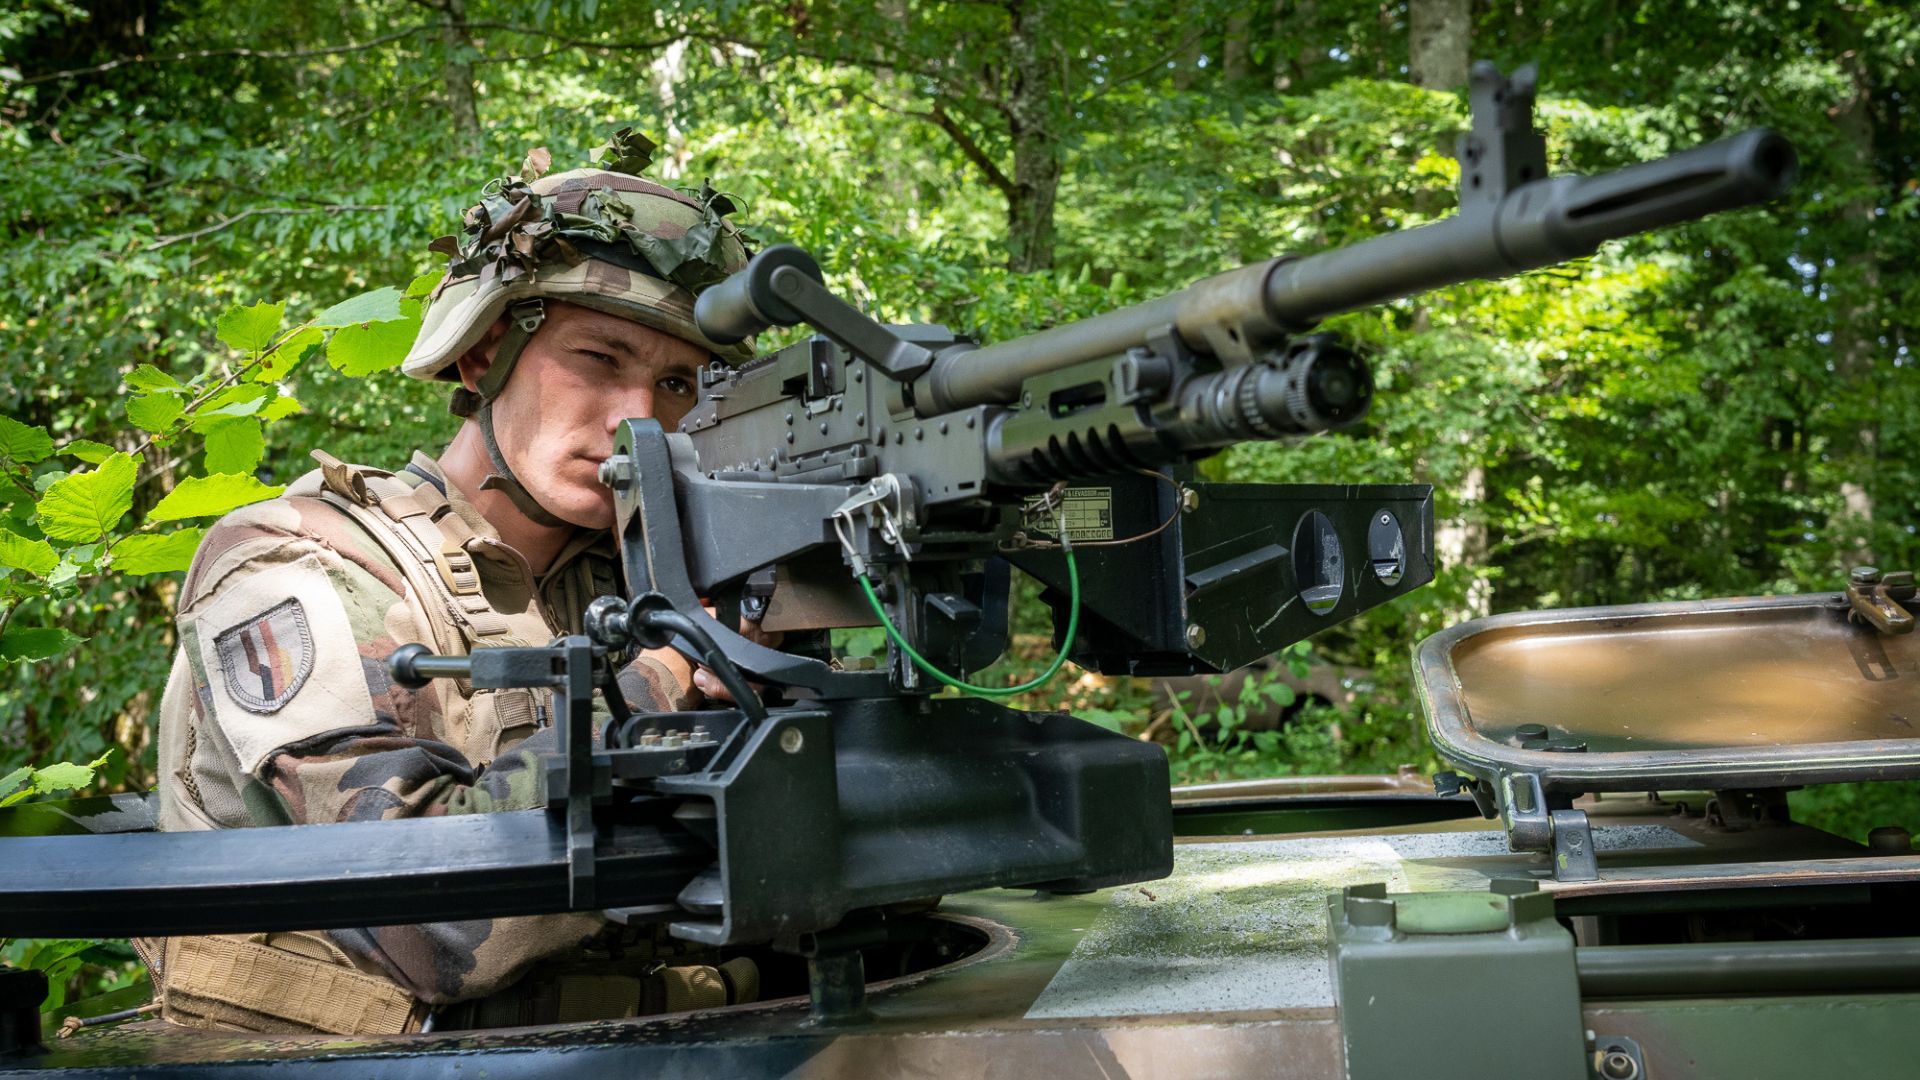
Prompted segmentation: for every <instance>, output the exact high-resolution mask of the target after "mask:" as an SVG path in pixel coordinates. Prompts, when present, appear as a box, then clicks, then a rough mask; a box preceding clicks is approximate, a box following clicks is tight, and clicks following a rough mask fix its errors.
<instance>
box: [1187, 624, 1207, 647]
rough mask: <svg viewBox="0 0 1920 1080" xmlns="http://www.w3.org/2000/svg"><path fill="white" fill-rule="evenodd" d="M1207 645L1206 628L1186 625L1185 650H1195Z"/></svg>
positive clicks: (1197, 625) (1198, 625)
mask: <svg viewBox="0 0 1920 1080" xmlns="http://www.w3.org/2000/svg"><path fill="white" fill-rule="evenodd" d="M1206 643H1207V628H1206V627H1204V626H1201V625H1200V624H1199V623H1188V624H1187V648H1189V649H1197V648H1199V647H1200V646H1202V645H1205V644H1206Z"/></svg>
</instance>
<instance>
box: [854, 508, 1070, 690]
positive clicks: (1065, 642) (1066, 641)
mask: <svg viewBox="0 0 1920 1080" xmlns="http://www.w3.org/2000/svg"><path fill="white" fill-rule="evenodd" d="M1064 532H1065V530H1064V529H1063V530H1062V533H1063V535H1062V537H1061V539H1062V540H1065V539H1066V537H1065V535H1064ZM1060 549H1061V550H1062V551H1064V552H1065V553H1066V556H1067V590H1068V600H1067V636H1066V637H1065V638H1062V639H1061V644H1060V652H1059V653H1058V654H1057V655H1056V656H1054V658H1053V663H1051V664H1049V665H1047V670H1045V671H1043V672H1041V673H1040V674H1038V675H1036V676H1034V677H1033V678H1031V679H1028V680H1027V681H1026V682H1023V683H1021V684H1020V685H1019V686H1009V687H1007V688H1005V689H995V688H993V687H991V686H975V685H973V684H972V683H970V682H965V681H962V680H960V679H956V678H954V677H953V676H951V675H949V674H947V673H946V672H944V671H941V670H940V669H939V668H936V667H934V666H933V665H932V664H930V663H928V662H927V659H926V657H924V656H921V655H920V654H919V653H917V652H915V651H914V648H913V646H911V645H909V644H907V639H906V638H904V637H901V636H900V631H898V630H896V629H894V627H893V620H892V619H889V618H887V609H886V608H885V607H883V606H882V605H881V603H880V597H879V596H878V595H876V594H875V593H874V591H873V582H871V581H868V580H867V575H865V574H861V575H859V579H858V580H859V582H860V587H861V588H862V589H864V590H866V593H867V603H869V604H872V605H873V613H874V614H875V615H878V616H880V625H881V626H884V627H886V629H887V636H888V637H890V638H892V639H893V643H894V644H895V645H898V646H900V651H901V652H904V653H906V654H907V659H909V660H911V661H913V666H914V667H917V668H919V669H920V670H921V671H924V672H926V673H927V674H928V675H931V676H932V677H933V678H934V679H935V681H937V682H940V683H942V684H944V685H947V686H951V687H953V688H954V689H955V690H963V691H965V692H967V693H969V694H979V695H981V696H982V697H1011V696H1013V695H1014V694H1024V693H1026V692H1027V691H1029V690H1033V689H1037V688H1039V687H1040V686H1043V685H1045V684H1046V681H1047V680H1048V679H1051V678H1053V676H1054V674H1055V673H1056V672H1058V671H1059V670H1060V665H1061V664H1064V663H1066V662H1067V650H1068V649H1071V648H1073V638H1074V634H1076V633H1077V632H1078V631H1079V629H1080V570H1079V568H1078V567H1076V566H1075V565H1074V563H1073V548H1071V547H1069V546H1067V545H1066V544H1064V543H1063V544H1061V546H1060Z"/></svg>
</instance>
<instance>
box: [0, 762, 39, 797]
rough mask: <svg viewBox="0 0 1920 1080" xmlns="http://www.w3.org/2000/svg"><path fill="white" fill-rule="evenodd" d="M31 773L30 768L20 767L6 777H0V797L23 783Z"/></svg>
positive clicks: (31, 769) (28, 766)
mask: <svg viewBox="0 0 1920 1080" xmlns="http://www.w3.org/2000/svg"><path fill="white" fill-rule="evenodd" d="M32 773H33V767H32V766H30V765H22V766H20V767H19V768H17V769H15V770H13V771H12V772H10V773H8V774H7V775H5V776H0V795H5V794H6V793H7V792H9V791H12V790H13V789H14V788H17V787H19V786H20V785H21V784H23V783H25V782H26V779H27V777H28V776H30V775H32Z"/></svg>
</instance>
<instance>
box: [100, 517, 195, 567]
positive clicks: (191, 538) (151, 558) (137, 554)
mask: <svg viewBox="0 0 1920 1080" xmlns="http://www.w3.org/2000/svg"><path fill="white" fill-rule="evenodd" d="M205 534H206V530H205V529H200V528H193V529H178V530H176V531H174V532H170V533H168V534H166V535H165V536H145V535H141V536H129V537H127V538H126V539H125V540H122V541H120V542H119V543H118V544H115V545H114V546H113V568H114V569H115V570H118V571H120V572H121V573H123V574H170V573H172V572H174V571H175V570H185V569H186V568H187V567H189V566H191V565H192V564H193V553H194V552H195V551H196V550H198V549H199V547H200V538H201V537H202V536H204V535H205Z"/></svg>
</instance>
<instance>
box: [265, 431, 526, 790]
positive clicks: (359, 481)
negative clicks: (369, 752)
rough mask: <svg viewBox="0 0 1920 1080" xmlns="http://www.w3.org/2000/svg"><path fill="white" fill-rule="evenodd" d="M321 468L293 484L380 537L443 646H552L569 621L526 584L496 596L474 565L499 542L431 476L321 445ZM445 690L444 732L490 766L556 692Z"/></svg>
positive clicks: (411, 603)
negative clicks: (335, 453) (413, 478)
mask: <svg viewBox="0 0 1920 1080" xmlns="http://www.w3.org/2000/svg"><path fill="white" fill-rule="evenodd" d="M314 458H315V459H316V460H318V461H319V462H320V468H319V470H318V471H316V472H312V473H308V474H307V475H305V476H303V477H301V478H300V479H299V480H297V481H295V482H294V483H293V484H292V485H291V486H289V487H288V489H287V494H289V495H306V496H309V497H313V498H318V499H320V500H321V501H322V502H325V503H327V504H328V505H330V506H333V507H335V508H336V509H338V510H339V511H340V512H341V513H344V514H346V515H347V516H348V517H351V518H352V519H353V520H354V521H355V522H356V523H358V524H359V525H360V527H361V528H363V529H365V530H366V531H367V533H368V534H369V535H370V536H372V537H373V538H374V539H375V540H376V541H378V542H379V544H380V546H381V547H382V548H383V549H385V551H386V553H387V556H388V557H389V558H390V559H392V560H393V562H394V564H395V565H396V566H398V567H399V568H400V572H401V574H402V575H403V576H405V578H406V579H407V584H408V585H409V586H410V588H409V589H408V595H407V598H406V599H407V604H408V607H409V608H410V609H411V614H412V616H413V619H414V623H415V625H417V626H422V627H425V628H427V631H428V633H430V634H431V635H432V637H433V640H431V641H428V642H426V644H429V645H431V646H433V649H434V651H435V652H438V653H441V654H444V655H448V656H464V655H466V654H467V653H470V652H472V651H473V650H475V649H480V648H487V647H490V646H502V645H545V644H546V643H547V642H548V641H549V640H551V639H552V638H553V636H554V635H555V634H556V633H559V632H560V628H559V627H557V626H554V625H553V624H552V623H550V622H549V621H548V618H547V615H546V614H545V613H544V612H543V611H542V610H541V605H540V599H539V596H538V590H537V589H535V588H534V584H533V582H532V581H531V580H528V581H526V582H525V583H524V584H525V587H524V589H522V590H520V595H519V596H516V597H512V598H509V599H507V602H506V603H502V602H501V600H502V596H501V591H500V590H498V589H496V590H495V592H494V595H493V596H491V597H490V596H489V595H488V594H487V592H486V590H485V589H483V588H482V582H481V577H480V572H479V568H478V566H477V565H476V563H475V559H476V557H478V558H485V557H488V556H486V555H478V556H476V550H475V549H476V548H477V547H478V546H479V545H482V544H492V543H497V542H496V541H493V540H491V539H487V538H483V537H480V536H478V535H477V534H476V533H475V532H474V531H473V529H472V527H471V526H469V525H468V524H467V522H466V520H465V519H463V518H462V517H461V516H460V515H459V514H458V513H457V512H455V510H454V508H453V504H452V503H451V502H449V501H448V499H447V497H446V495H444V494H442V493H441V491H440V489H439V488H437V487H435V486H434V485H433V484H432V483H430V482H423V483H421V484H420V485H418V486H417V487H415V486H409V485H408V484H407V483H406V482H405V481H402V480H400V479H398V478H397V477H395V476H394V474H392V473H390V472H385V471H382V470H379V469H370V468H365V467H363V466H355V465H348V464H346V463H344V462H341V461H339V460H337V459H335V458H333V457H332V456H330V455H328V454H325V453H323V452H320V451H315V452H314ZM432 685H433V687H434V689H435V690H436V692H438V693H439V695H440V709H441V713H440V715H441V720H440V723H441V725H442V730H441V731H439V732H438V733H437V734H438V735H439V737H440V739H441V740H442V741H444V742H446V743H447V744H448V745H450V746H453V747H455V748H456V749H458V750H460V751H461V752H462V753H463V754H465V755H466V757H467V760H468V761H471V762H473V763H474V764H475V765H486V764H487V763H489V762H491V761H492V760H493V759H494V758H495V757H497V756H499V755H500V754H501V753H502V752H503V751H506V750H510V749H512V748H513V747H514V746H516V745H518V744H519V742H520V741H521V740H522V739H525V738H526V737H527V736H528V735H531V734H533V732H534V731H535V730H536V729H537V728H538V727H539V726H540V724H541V723H542V722H544V721H545V720H546V718H547V715H548V712H549V706H548V701H547V695H546V693H545V692H544V691H536V690H533V689H530V688H525V687H516V688H513V689H506V690H475V689H474V688H473V686H472V685H471V684H470V683H468V682H467V681H466V680H464V679H458V680H454V679H442V680H437V681H436V682H434V683H433V684H432Z"/></svg>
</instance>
